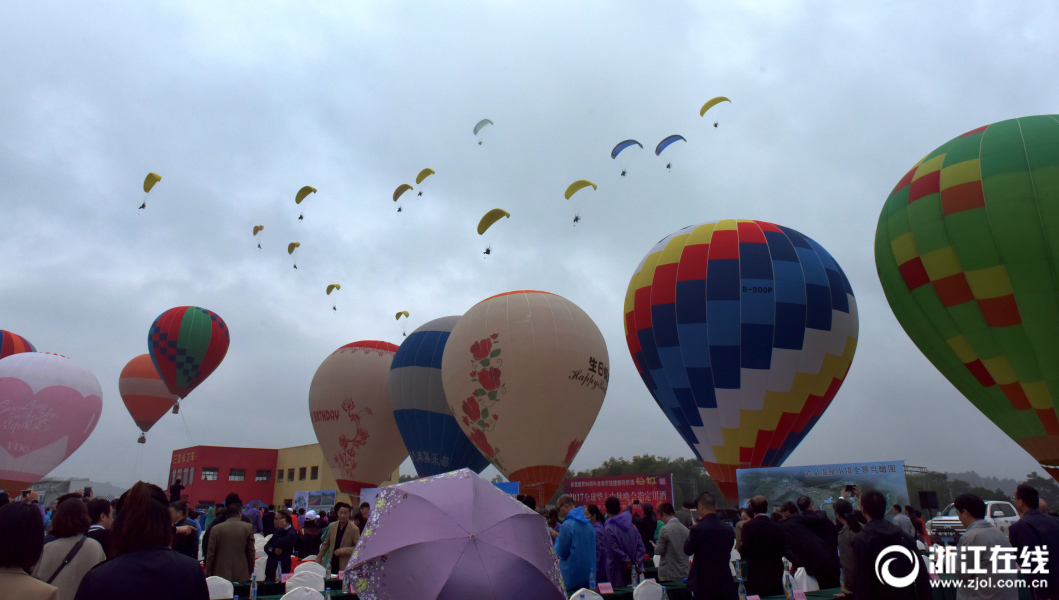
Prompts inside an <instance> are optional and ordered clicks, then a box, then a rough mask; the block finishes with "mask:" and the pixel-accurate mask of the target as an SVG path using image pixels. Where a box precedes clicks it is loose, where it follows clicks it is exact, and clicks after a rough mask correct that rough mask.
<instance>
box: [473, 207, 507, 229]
mask: <svg viewBox="0 0 1059 600" xmlns="http://www.w3.org/2000/svg"><path fill="white" fill-rule="evenodd" d="M508 218H511V213H509V212H507V211H506V210H504V209H502V208H494V209H493V210H491V211H489V212H487V213H485V215H483V216H482V220H481V221H478V235H482V234H483V233H485V232H486V231H487V230H488V229H489V228H490V227H492V226H493V223H496V222H497V221H499V220H500V219H508Z"/></svg>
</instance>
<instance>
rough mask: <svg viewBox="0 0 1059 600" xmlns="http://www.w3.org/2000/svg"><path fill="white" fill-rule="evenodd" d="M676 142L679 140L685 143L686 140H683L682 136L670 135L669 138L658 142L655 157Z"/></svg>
mask: <svg viewBox="0 0 1059 600" xmlns="http://www.w3.org/2000/svg"><path fill="white" fill-rule="evenodd" d="M677 140H681V141H684V142H686V141H687V140H685V139H684V136H682V135H671V136H669V137H667V138H666V139H664V140H662V141H661V142H658V147H657V148H655V156H658V155H659V154H661V153H662V151H663V150H665V149H666V148H668V147H669V145H670V144H672V143H673V142H675V141H677Z"/></svg>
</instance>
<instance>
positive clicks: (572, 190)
mask: <svg viewBox="0 0 1059 600" xmlns="http://www.w3.org/2000/svg"><path fill="white" fill-rule="evenodd" d="M588 186H592V189H594V190H595V189H599V188H597V187H596V184H594V183H592V182H591V181H589V180H587V179H578V180H577V181H575V182H573V183H571V184H570V185H569V187H567V188H566V194H564V195H565V196H566V199H567V200H569V199H570V196H573V195H574V194H576V193H577V191H578V190H580V189H583V188H586V187H588Z"/></svg>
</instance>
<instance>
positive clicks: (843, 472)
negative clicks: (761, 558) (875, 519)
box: [735, 460, 909, 518]
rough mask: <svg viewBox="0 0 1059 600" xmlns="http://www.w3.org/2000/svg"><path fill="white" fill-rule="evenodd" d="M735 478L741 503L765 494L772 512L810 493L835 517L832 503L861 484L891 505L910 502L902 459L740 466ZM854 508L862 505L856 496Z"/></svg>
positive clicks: (862, 490)
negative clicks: (879, 493) (847, 486)
mask: <svg viewBox="0 0 1059 600" xmlns="http://www.w3.org/2000/svg"><path fill="white" fill-rule="evenodd" d="M735 479H736V483H737V484H738V486H739V505H740V506H745V504H746V500H747V499H748V498H751V497H752V496H757V495H761V496H764V497H765V498H766V499H767V500H768V503H769V511H770V512H771V511H772V507H775V506H780V505H782V504H783V503H784V502H787V501H788V500H790V501H791V502H797V501H798V498H799V497H800V496H809V497H810V498H812V499H813V503H814V504H815V505H816V508H817V509H818V510H823V511H826V512H827V514H828V515H830V516H831V518H834V510H833V508H832V504H834V502H835V500H837V499H838V498H839V497H840V495H841V494H842V489H843V488H844V487H845V486H846V485H847V484H857V485H858V486H860V490H861V492H862V493H863V492H867V491H868V490H876V491H879V492H882V493H883V495H884V496H886V503H887V505H888V506H889V505H894V504H900V505H902V506H904V505H905V504H909V502H908V485H907V484H906V483H905V463H904V461H900V460H893V461H887V462H865V463H843V464H840V465H810V466H803V467H770V468H762V469H737V470H736V472H735ZM853 507H854V508H859V505H858V502H857V501H856V499H854V500H853ZM887 516H889V515H887Z"/></svg>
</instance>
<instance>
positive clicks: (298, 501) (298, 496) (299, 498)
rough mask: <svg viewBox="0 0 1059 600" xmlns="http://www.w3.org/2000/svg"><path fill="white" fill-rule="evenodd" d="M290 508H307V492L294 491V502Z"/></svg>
mask: <svg viewBox="0 0 1059 600" xmlns="http://www.w3.org/2000/svg"><path fill="white" fill-rule="evenodd" d="M291 508H293V509H294V510H295V511H297V510H298V509H301V508H304V509H305V510H309V492H294V503H293V504H292V505H291Z"/></svg>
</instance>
